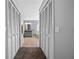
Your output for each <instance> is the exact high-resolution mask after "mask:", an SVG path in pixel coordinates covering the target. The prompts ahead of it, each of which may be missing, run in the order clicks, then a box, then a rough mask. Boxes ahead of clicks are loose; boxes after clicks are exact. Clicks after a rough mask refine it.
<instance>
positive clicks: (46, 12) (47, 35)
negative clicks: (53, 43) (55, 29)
mask: <svg viewBox="0 0 79 59" xmlns="http://www.w3.org/2000/svg"><path fill="white" fill-rule="evenodd" d="M48 23H49V7H48V5H47V6H46V8H45V30H44V33H45V38H44V42H45V54H46V56H47V58H48V49H49V48H48V46H49V39H48V37H49V34H48Z"/></svg>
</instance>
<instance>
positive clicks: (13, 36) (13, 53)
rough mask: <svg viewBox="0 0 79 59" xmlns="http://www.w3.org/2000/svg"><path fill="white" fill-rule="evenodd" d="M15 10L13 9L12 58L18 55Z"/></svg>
mask: <svg viewBox="0 0 79 59" xmlns="http://www.w3.org/2000/svg"><path fill="white" fill-rule="evenodd" d="M15 20H16V19H15V8H14V7H12V17H11V22H12V23H11V24H12V58H14V56H15V53H16V27H15V26H16V23H15Z"/></svg>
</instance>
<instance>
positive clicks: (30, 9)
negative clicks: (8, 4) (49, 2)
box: [13, 0, 42, 20]
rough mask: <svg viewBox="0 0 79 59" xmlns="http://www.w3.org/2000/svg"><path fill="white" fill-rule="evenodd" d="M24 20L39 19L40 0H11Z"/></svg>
mask: <svg viewBox="0 0 79 59" xmlns="http://www.w3.org/2000/svg"><path fill="white" fill-rule="evenodd" d="M13 2H14V3H15V5H16V6H17V8H18V9H19V11H20V12H21V15H22V16H23V17H24V20H39V8H40V6H41V3H42V0H13Z"/></svg>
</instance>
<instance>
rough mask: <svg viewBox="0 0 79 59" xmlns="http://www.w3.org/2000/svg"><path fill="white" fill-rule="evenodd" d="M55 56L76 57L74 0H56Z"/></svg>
mask: <svg viewBox="0 0 79 59" xmlns="http://www.w3.org/2000/svg"><path fill="white" fill-rule="evenodd" d="M55 27H56V28H57V27H58V29H56V32H55V58H56V59H74V0H55Z"/></svg>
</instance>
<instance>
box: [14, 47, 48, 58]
mask: <svg viewBox="0 0 79 59" xmlns="http://www.w3.org/2000/svg"><path fill="white" fill-rule="evenodd" d="M14 59H47V58H46V56H45V54H44V53H43V51H42V50H41V48H39V47H34V48H33V47H32V48H31V47H21V48H20V49H19V50H18V52H17V54H16V56H15V57H14Z"/></svg>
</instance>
